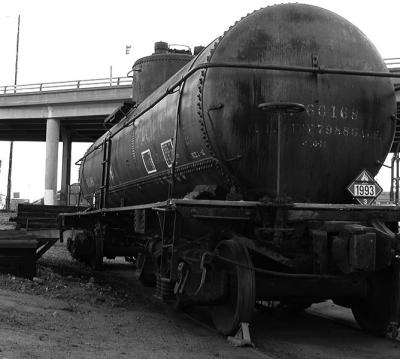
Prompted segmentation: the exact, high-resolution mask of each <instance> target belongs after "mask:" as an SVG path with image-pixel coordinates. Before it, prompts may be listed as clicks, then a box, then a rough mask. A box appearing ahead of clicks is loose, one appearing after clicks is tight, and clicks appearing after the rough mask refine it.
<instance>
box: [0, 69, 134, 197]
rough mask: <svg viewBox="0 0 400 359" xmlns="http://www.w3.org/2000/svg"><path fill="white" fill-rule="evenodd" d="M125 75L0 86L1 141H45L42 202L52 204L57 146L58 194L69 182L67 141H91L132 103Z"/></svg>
mask: <svg viewBox="0 0 400 359" xmlns="http://www.w3.org/2000/svg"><path fill="white" fill-rule="evenodd" d="M131 82H132V79H131V78H126V77H122V78H121V77H118V78H106V79H92V80H78V81H64V82H52V83H41V84H29V85H16V86H14V85H11V86H2V87H0V141H46V176H45V177H46V179H45V196H44V197H45V204H55V202H56V193H57V162H58V144H59V141H62V142H63V163H62V179H61V192H62V194H64V196H65V194H66V192H67V188H68V186H69V184H70V173H71V144H72V142H93V141H95V140H96V139H97V138H98V137H100V135H102V134H103V133H104V132H105V130H106V129H105V127H104V125H103V122H104V119H105V118H106V117H107V116H108V115H110V114H111V113H112V112H114V111H115V110H116V109H117V108H118V107H120V106H121V105H123V104H124V103H126V102H130V101H131V100H132V84H131Z"/></svg>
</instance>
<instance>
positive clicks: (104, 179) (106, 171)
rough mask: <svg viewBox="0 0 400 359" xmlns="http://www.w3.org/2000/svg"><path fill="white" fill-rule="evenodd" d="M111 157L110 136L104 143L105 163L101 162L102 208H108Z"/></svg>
mask: <svg viewBox="0 0 400 359" xmlns="http://www.w3.org/2000/svg"><path fill="white" fill-rule="evenodd" d="M110 157H111V137H110V136H108V137H106V138H105V139H104V141H103V161H102V162H101V167H102V169H101V186H100V208H105V207H106V206H107V194H108V186H109V183H110Z"/></svg>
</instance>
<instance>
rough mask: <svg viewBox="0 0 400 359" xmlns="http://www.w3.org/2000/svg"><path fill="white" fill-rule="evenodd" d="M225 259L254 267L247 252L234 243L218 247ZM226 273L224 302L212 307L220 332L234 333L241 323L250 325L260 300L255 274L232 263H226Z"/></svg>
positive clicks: (228, 242)
mask: <svg viewBox="0 0 400 359" xmlns="http://www.w3.org/2000/svg"><path fill="white" fill-rule="evenodd" d="M217 251H218V254H219V255H220V256H221V257H225V258H228V259H230V260H232V261H235V262H238V263H241V264H243V265H244V266H245V267H252V266H253V264H252V261H251V258H250V256H249V253H248V251H247V249H246V248H245V247H244V246H243V245H241V244H239V243H237V242H235V241H233V240H226V241H222V242H221V243H220V244H218V246H217ZM224 267H225V268H224V270H225V272H226V295H225V299H224V302H223V303H222V304H219V305H215V306H214V307H212V308H211V315H212V320H213V322H214V325H215V327H216V328H217V330H218V331H219V332H221V333H222V334H224V335H231V334H234V333H235V332H236V331H237V330H238V328H239V325H240V323H241V322H250V320H251V318H252V315H253V311H254V305H255V301H256V285H255V276H254V271H253V270H251V269H247V268H245V267H239V266H236V265H234V264H231V263H227V262H225V263H224Z"/></svg>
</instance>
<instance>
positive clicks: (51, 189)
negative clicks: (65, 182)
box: [44, 118, 60, 205]
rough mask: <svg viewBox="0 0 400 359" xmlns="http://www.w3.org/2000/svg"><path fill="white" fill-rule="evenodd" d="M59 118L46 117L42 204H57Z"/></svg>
mask: <svg viewBox="0 0 400 359" xmlns="http://www.w3.org/2000/svg"><path fill="white" fill-rule="evenodd" d="M59 140H60V120H55V119H54V118H49V119H47V124H46V169H45V171H46V172H45V183H44V204H47V205H55V204H57V168H58V142H59Z"/></svg>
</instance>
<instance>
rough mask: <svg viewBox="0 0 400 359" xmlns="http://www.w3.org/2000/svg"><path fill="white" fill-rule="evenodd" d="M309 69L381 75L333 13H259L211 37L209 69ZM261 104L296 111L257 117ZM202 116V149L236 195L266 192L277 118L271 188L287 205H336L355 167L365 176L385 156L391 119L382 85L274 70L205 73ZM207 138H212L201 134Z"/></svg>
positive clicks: (284, 8) (356, 35)
mask: <svg viewBox="0 0 400 359" xmlns="http://www.w3.org/2000/svg"><path fill="white" fill-rule="evenodd" d="M313 60H314V64H315V61H318V66H322V67H332V68H343V69H354V70H367V71H381V72H387V69H386V66H385V64H384V62H383V60H382V59H381V57H380V55H379V54H378V53H377V51H376V49H375V47H374V46H373V45H372V44H371V43H370V42H369V40H368V39H367V38H366V37H365V35H364V34H362V33H361V32H360V31H359V30H358V29H357V28H356V27H355V26H353V25H352V24H350V23H349V22H348V21H346V20H345V19H343V18H341V17H340V16H338V15H336V14H334V13H332V12H330V11H327V10H324V9H321V8H318V7H315V6H309V5H301V4H287V5H276V6H271V7H267V8H264V9H262V10H260V11H257V12H254V13H253V14H251V15H249V16H247V17H245V18H243V19H242V20H241V21H239V22H238V23H236V24H235V26H233V27H232V28H230V29H229V30H228V31H227V32H226V33H225V34H224V36H222V37H220V38H219V39H218V41H216V42H215V45H214V47H213V49H212V51H211V54H210V56H209V61H210V62H211V63H212V62H216V63H218V62H221V61H224V62H233V63H240V62H242V63H246V64H249V63H250V64H276V65H278V64H279V65H292V66H313ZM262 102H297V103H301V104H303V105H305V106H306V109H307V111H306V112H305V113H302V114H293V115H289V114H266V113H262V112H261V111H259V110H258V109H257V106H258V105H259V104H260V103H262ZM202 104H203V113H204V112H207V110H208V109H210V108H214V107H215V106H216V105H217V104H222V105H223V107H222V108H221V109H220V110H218V111H212V112H209V114H210V116H206V117H205V122H206V129H207V131H208V134H209V138H210V140H211V146H212V147H214V148H215V149H219V151H218V153H217V157H218V158H235V157H239V156H240V157H241V159H240V160H238V161H234V162H232V163H227V166H228V167H229V168H230V170H231V172H232V173H235V176H236V177H237V180H238V181H239V182H240V184H241V187H242V188H243V189H246V190H247V194H246V198H249V199H257V198H260V197H261V196H263V195H268V196H270V197H273V196H274V194H275V188H276V187H275V181H276V161H277V138H278V134H277V131H278V130H277V117H278V116H281V123H282V130H281V134H280V136H281V143H282V155H281V164H282V165H281V172H282V174H281V182H282V183H281V188H282V191H283V192H284V193H285V194H286V195H288V196H290V197H291V198H293V199H294V200H296V201H314V202H333V203H335V202H346V201H349V200H350V198H349V196H348V195H347V194H346V193H345V192H346V191H345V188H346V186H347V185H348V183H349V182H350V181H351V179H352V178H353V177H354V176H355V175H357V174H358V173H359V172H360V171H361V170H362V169H363V168H367V169H368V170H369V171H371V172H372V173H373V174H374V175H375V174H376V173H377V171H378V170H379V168H380V165H379V164H378V163H377V161H380V162H383V161H384V159H385V157H386V154H387V151H388V150H389V147H390V144H391V141H392V138H393V130H394V123H393V121H392V120H391V115H392V114H393V113H394V112H395V98H394V93H393V86H392V85H391V83H390V80H389V79H378V78H372V77H358V78H356V77H354V76H350V75H346V76H332V75H314V74H307V73H302V74H301V73H291V74H288V73H287V72H284V71H282V72H280V71H264V72H260V71H258V70H254V71H251V70H249V71H240V70H237V69H207V71H206V75H205V78H204V86H203V96H202ZM211 131H212V134H211Z"/></svg>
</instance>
